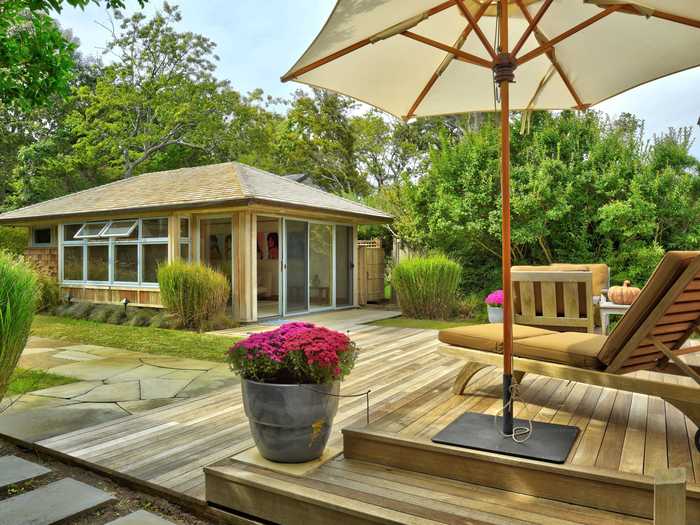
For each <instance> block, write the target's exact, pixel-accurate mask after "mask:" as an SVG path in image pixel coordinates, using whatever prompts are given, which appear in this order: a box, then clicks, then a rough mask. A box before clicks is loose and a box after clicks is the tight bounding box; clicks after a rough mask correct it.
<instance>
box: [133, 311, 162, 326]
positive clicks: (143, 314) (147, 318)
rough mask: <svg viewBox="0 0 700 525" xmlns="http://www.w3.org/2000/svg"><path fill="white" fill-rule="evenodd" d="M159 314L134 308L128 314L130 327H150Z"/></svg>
mask: <svg viewBox="0 0 700 525" xmlns="http://www.w3.org/2000/svg"><path fill="white" fill-rule="evenodd" d="M157 314H158V312H156V311H154V310H151V309H148V308H132V309H131V310H130V311H129V313H128V316H127V317H128V319H129V320H128V321H127V324H128V325H129V326H148V325H150V324H151V320H152V319H153V318H154V317H155V316H156V315H157Z"/></svg>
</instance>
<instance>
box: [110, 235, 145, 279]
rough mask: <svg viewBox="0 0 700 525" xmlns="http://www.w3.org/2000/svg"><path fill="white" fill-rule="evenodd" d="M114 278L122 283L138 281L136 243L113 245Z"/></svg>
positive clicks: (137, 249) (137, 251) (137, 246)
mask: <svg viewBox="0 0 700 525" xmlns="http://www.w3.org/2000/svg"><path fill="white" fill-rule="evenodd" d="M114 280H115V281H117V282H122V283H135V282H138V280H139V245H138V244H117V245H116V246H115V247H114Z"/></svg>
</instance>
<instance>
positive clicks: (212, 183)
mask: <svg viewBox="0 0 700 525" xmlns="http://www.w3.org/2000/svg"><path fill="white" fill-rule="evenodd" d="M252 203H260V204H272V205H279V206H283V207H293V208H306V209H309V210H316V211H326V212H328V211H330V212H333V213H335V214H340V215H348V216H353V217H356V218H364V219H370V220H372V221H373V222H374V221H380V222H388V221H390V220H391V218H392V217H391V215H389V214H387V213H384V212H382V211H379V210H376V209H374V208H370V207H369V206H364V205H363V204H360V203H357V202H354V201H351V200H348V199H344V198H342V197H338V196H337V195H333V194H331V193H328V192H326V191H323V190H320V189H318V188H314V187H312V186H308V185H305V184H301V183H298V182H295V181H293V180H290V179H288V178H285V177H280V176H279V175H275V174H273V173H269V172H267V171H263V170H259V169H256V168H252V167H250V166H247V165H245V164H241V163H239V162H226V163H223V164H211V165H209V166H197V167H194V168H181V169H177V170H170V171H159V172H154V173H145V174H143V175H138V176H136V177H132V178H129V179H124V180H120V181H117V182H112V183H110V184H105V185H103V186H97V187H95V188H90V189H88V190H84V191H79V192H77V193H72V194H70V195H65V196H63V197H58V198H56V199H51V200H49V201H45V202H40V203H38V204H32V205H31V206H26V207H24V208H19V209H17V210H13V211H9V212H7V213H3V214H2V215H0V223H22V222H25V221H36V220H44V219H51V218H57V217H61V218H64V217H65V218H68V217H79V216H84V215H98V214H105V215H108V214H109V213H116V212H120V213H123V212H132V211H133V212H134V213H137V212H139V211H157V210H175V209H185V208H207V207H211V206H225V205H235V204H252Z"/></svg>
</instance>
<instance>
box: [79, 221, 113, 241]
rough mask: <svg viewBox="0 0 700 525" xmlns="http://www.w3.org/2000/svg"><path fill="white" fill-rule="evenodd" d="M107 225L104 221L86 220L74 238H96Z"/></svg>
mask: <svg viewBox="0 0 700 525" xmlns="http://www.w3.org/2000/svg"><path fill="white" fill-rule="evenodd" d="M105 226H107V223H106V222H86V223H85V224H83V227H82V228H80V229H79V230H78V233H76V234H75V235H74V236H73V238H74V239H96V238H98V237H99V236H100V234H101V233H102V230H104V229H105Z"/></svg>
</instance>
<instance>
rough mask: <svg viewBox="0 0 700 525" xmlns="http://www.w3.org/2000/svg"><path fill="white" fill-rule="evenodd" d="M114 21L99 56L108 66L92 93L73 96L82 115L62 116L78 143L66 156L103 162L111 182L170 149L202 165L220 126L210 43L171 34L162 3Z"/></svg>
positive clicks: (171, 16) (172, 12) (172, 14)
mask: <svg viewBox="0 0 700 525" xmlns="http://www.w3.org/2000/svg"><path fill="white" fill-rule="evenodd" d="M115 17H116V19H117V21H119V22H120V27H119V29H116V28H112V39H111V41H110V42H109V43H108V45H107V49H106V51H105V52H106V53H110V54H111V55H113V57H114V58H115V59H116V60H115V62H114V63H113V64H111V65H110V66H108V67H107V68H105V73H104V75H103V76H102V77H100V78H99V79H98V81H97V85H96V87H95V89H94V90H91V89H87V88H86V87H84V86H83V87H80V88H79V89H78V90H77V97H78V98H79V99H80V100H81V102H82V104H81V105H82V106H83V108H84V109H83V110H81V111H75V112H73V114H72V115H71V117H70V123H71V126H72V129H73V133H74V134H75V135H76V136H77V137H79V138H78V140H77V142H76V144H75V147H74V154H75V155H78V156H80V157H82V160H83V161H85V162H88V163H90V162H93V161H95V160H96V159H102V160H103V161H104V160H108V163H107V165H108V168H109V170H110V171H111V172H112V175H113V176H122V177H125V178H126V177H130V176H132V175H134V174H135V173H136V170H137V168H138V169H139V170H141V169H144V170H145V169H148V167H149V166H148V165H147V164H144V163H148V162H149V161H151V160H153V159H156V158H157V157H158V156H162V155H166V154H167V153H168V151H167V150H168V149H170V148H184V149H189V150H198V151H199V152H200V153H201V156H200V158H199V159H198V162H200V163H201V162H205V161H206V160H207V159H208V158H209V155H210V153H211V141H210V139H211V137H215V136H216V135H217V133H218V132H219V130H220V129H221V125H222V123H223V118H222V116H221V115H222V114H223V113H225V108H224V105H225V103H226V99H225V97H224V96H223V93H224V92H225V91H226V90H227V89H228V86H227V84H226V83H223V82H220V81H218V80H216V79H215V78H214V76H213V71H214V69H215V67H216V66H215V64H214V61H215V60H217V59H218V57H216V55H214V52H213V51H214V47H215V44H214V43H213V42H212V41H211V40H209V39H208V38H206V37H204V36H202V35H197V34H194V33H191V32H184V33H180V32H177V31H176V30H175V27H174V26H175V24H176V23H177V22H179V21H180V19H181V15H180V12H179V11H178V8H177V7H173V6H170V5H169V4H167V3H165V4H164V5H163V11H162V12H158V13H156V15H155V16H154V17H153V18H152V19H150V20H147V19H146V17H145V16H144V15H143V14H142V13H136V14H134V15H132V16H131V17H124V16H123V15H122V14H121V13H119V12H116V15H115ZM142 164H143V166H142Z"/></svg>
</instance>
